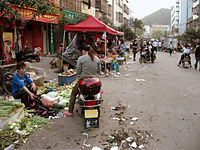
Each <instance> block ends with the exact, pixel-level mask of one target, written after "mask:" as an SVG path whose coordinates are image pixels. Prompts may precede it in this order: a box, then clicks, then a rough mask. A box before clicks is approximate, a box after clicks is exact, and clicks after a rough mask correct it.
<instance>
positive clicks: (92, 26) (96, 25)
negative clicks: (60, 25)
mask: <svg viewBox="0 0 200 150" xmlns="http://www.w3.org/2000/svg"><path fill="white" fill-rule="evenodd" d="M64 30H65V31H89V32H108V33H110V34H113V35H123V32H119V31H116V30H114V29H112V28H110V27H109V26H107V25H105V24H104V23H103V22H101V21H99V20H98V19H97V18H95V17H93V16H90V17H89V18H87V19H86V20H84V21H82V22H80V23H77V24H75V25H65V26H64Z"/></svg>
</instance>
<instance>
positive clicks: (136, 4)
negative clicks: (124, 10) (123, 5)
mask: <svg viewBox="0 0 200 150" xmlns="http://www.w3.org/2000/svg"><path fill="white" fill-rule="evenodd" d="M173 1H174V0H129V4H130V8H131V9H132V10H133V16H134V18H139V19H142V18H143V17H145V16H147V15H150V14H151V13H153V12H155V11H157V10H159V9H161V8H171V6H172V4H173Z"/></svg>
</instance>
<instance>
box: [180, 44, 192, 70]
mask: <svg viewBox="0 0 200 150" xmlns="http://www.w3.org/2000/svg"><path fill="white" fill-rule="evenodd" d="M189 48H190V47H189V45H188V44H186V45H185V48H184V51H183V54H182V55H181V59H180V61H179V63H178V66H180V65H181V63H182V62H183V61H184V58H185V57H188V58H189V61H188V63H189V65H190V67H192V65H191V57H190V49H189Z"/></svg>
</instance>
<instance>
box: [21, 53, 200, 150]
mask: <svg viewBox="0 0 200 150" xmlns="http://www.w3.org/2000/svg"><path fill="white" fill-rule="evenodd" d="M192 58H193V63H194V56H193V55H192ZM179 59H180V53H176V54H173V55H172V56H169V53H164V52H159V53H158V54H157V61H156V62H155V63H154V64H151V63H147V64H139V62H136V63H134V64H132V63H129V64H127V65H123V66H121V67H120V72H121V75H120V77H119V78H114V77H106V78H103V77H102V78H101V80H102V82H103V89H104V95H103V98H104V104H103V107H102V109H101V119H100V128H99V129H91V130H84V129H83V118H81V117H80V116H79V115H78V114H77V113H76V112H75V113H74V117H73V118H66V117H62V118H59V119H56V120H52V121H51V123H50V124H48V125H45V127H44V128H43V129H42V130H38V131H35V132H34V133H33V134H32V135H31V136H30V137H29V140H28V142H27V143H25V144H24V145H22V146H21V147H20V149H67V150H72V149H73V150H76V149H77V150H78V149H91V147H92V146H99V147H101V148H103V147H104V146H103V145H102V143H103V142H105V141H106V138H108V137H109V135H111V134H112V133H113V132H115V130H123V131H124V132H126V133H127V134H128V136H132V137H133V136H134V133H133V131H135V130H137V131H140V132H141V133H143V132H145V133H149V134H150V135H152V139H150V140H148V142H146V144H144V146H145V148H144V149H147V150H199V149H200V134H199V133H200V128H199V127H200V109H199V106H200V84H199V83H200V72H199V71H196V70H194V68H189V69H184V68H181V67H177V63H178V60H179ZM136 79H137V81H136ZM139 79H144V80H145V81H144V80H143V81H141V80H139ZM120 104H121V105H124V106H125V109H124V110H120V111H112V110H111V107H112V106H120ZM76 109H78V105H76ZM76 109H75V111H76ZM120 112H121V113H120ZM116 113H118V114H119V113H120V114H121V116H123V117H124V118H125V119H126V120H125V121H124V122H121V123H119V121H116V120H113V119H112V118H113V116H115V115H116ZM131 117H138V118H139V120H138V121H136V122H135V124H134V125H131V124H130V122H131ZM82 132H87V133H88V137H86V136H84V135H82ZM84 141H85V143H87V144H91V147H90V148H87V146H83V143H84Z"/></svg>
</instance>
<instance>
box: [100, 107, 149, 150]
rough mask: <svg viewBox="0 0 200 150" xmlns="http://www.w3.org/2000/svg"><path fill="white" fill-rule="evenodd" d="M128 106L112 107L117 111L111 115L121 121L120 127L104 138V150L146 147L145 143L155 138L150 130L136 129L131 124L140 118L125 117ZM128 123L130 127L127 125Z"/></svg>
mask: <svg viewBox="0 0 200 150" xmlns="http://www.w3.org/2000/svg"><path fill="white" fill-rule="evenodd" d="M127 108H128V107H126V106H124V105H121V104H119V105H118V106H116V107H111V110H112V111H117V112H115V114H114V115H112V116H111V118H112V119H113V120H117V121H118V122H119V126H120V128H119V129H115V130H113V131H112V132H111V134H110V135H105V136H106V137H105V138H104V142H103V144H102V145H103V147H104V150H118V149H119V150H121V149H122V150H123V149H124V150H126V149H144V148H145V144H147V143H148V142H149V140H150V139H152V138H153V136H152V135H151V134H150V133H149V132H148V131H142V130H138V129H134V128H133V127H132V126H130V125H135V123H136V122H137V121H138V120H139V118H138V117H129V118H125V117H124V114H125V110H126V109H127ZM128 123H129V127H127V126H128ZM125 130H126V131H125Z"/></svg>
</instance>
